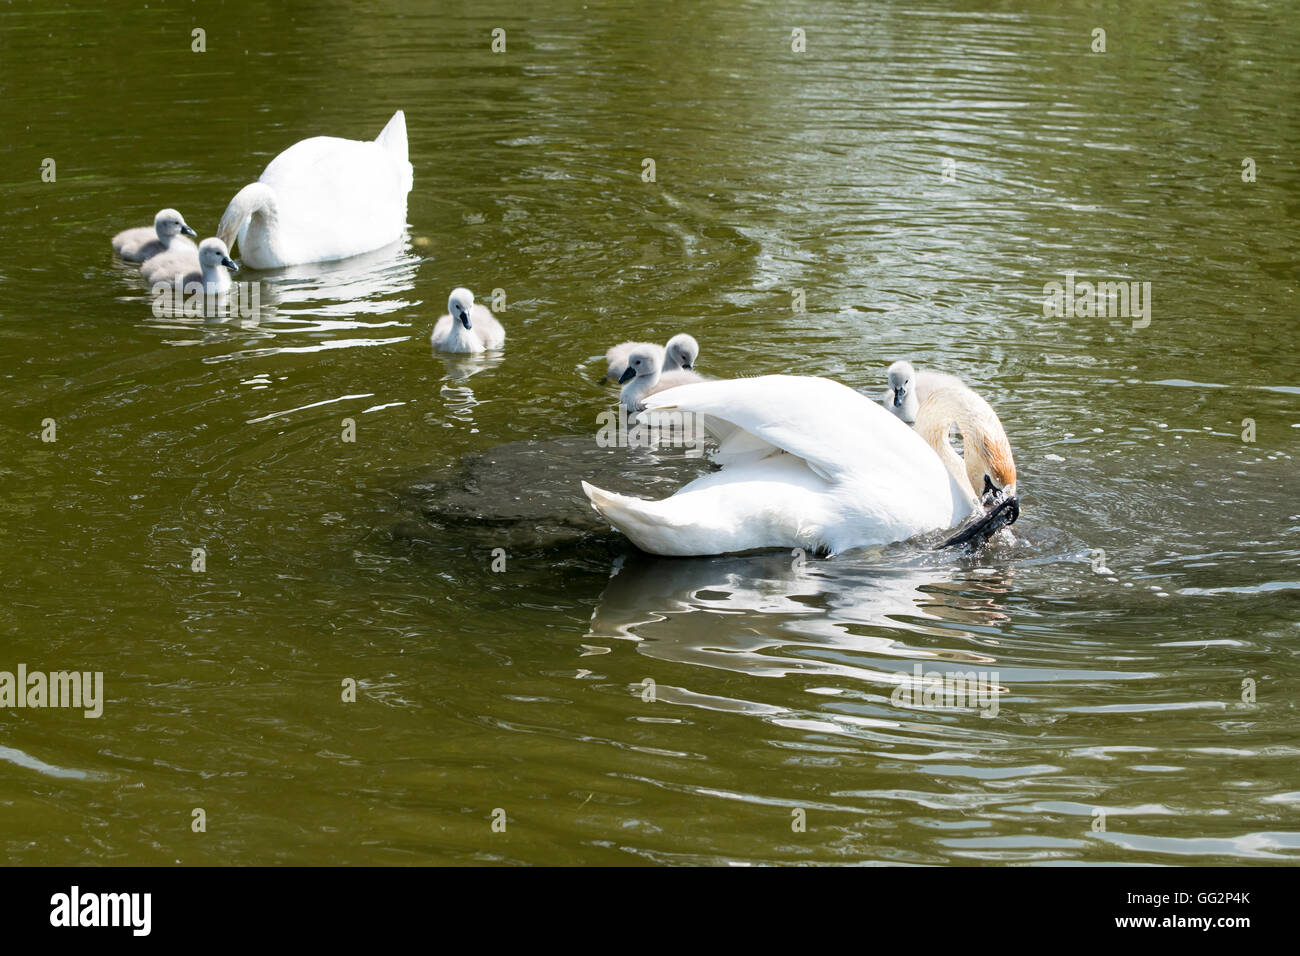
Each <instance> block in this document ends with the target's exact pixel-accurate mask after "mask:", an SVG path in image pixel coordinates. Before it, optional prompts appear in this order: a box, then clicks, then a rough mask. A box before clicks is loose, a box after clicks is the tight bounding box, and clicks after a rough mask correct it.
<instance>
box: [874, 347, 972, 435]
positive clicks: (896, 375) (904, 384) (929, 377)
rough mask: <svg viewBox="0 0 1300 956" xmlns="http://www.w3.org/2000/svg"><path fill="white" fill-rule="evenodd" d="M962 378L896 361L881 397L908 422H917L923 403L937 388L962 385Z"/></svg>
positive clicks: (888, 407) (890, 369) (890, 409)
mask: <svg viewBox="0 0 1300 956" xmlns="http://www.w3.org/2000/svg"><path fill="white" fill-rule="evenodd" d="M961 384H962V381H961V379H959V378H957V377H956V376H955V375H949V374H947V373H946V372H928V371H927V372H918V371H916V369H914V368H912V363H910V362H895V363H894V364H893V365H891V366H889V388H887V389H885V394H884V395H883V396H882V397H881V401H882V402H884V404H885V408H887V409H888V410H889V411H890V412H892V413H893V414H894V415H896V416H898V417H899V418H901V419H902V420H903V421H905V422H907V424H909V425H911V424H914V423H915V422H916V413H917V412H918V411H919V410H920V408H921V404H922V403H923V402H924V401H925V400H926V399H927V398H929V397H930V393H931V392H933V391H935V390H936V389H939V388H943V387H945V386H948V385H961Z"/></svg>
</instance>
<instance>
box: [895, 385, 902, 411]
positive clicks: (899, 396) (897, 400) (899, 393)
mask: <svg viewBox="0 0 1300 956" xmlns="http://www.w3.org/2000/svg"><path fill="white" fill-rule="evenodd" d="M894 407H895V408H902V407H903V389H902V387H901V386H900V387H898V388H896V389H894Z"/></svg>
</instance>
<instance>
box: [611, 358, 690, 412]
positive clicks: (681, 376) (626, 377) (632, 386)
mask: <svg viewBox="0 0 1300 956" xmlns="http://www.w3.org/2000/svg"><path fill="white" fill-rule="evenodd" d="M664 353H665V349H663V348H662V347H661V346H658V345H655V344H653V343H647V344H645V345H639V346H637V347H636V348H634V349H633V350H632V353H631V354H630V355H629V356H628V357H627V368H626V369H625V370H624V371H623V374H622V375H621V376H620V377H619V380H618V383H619V384H620V385H622V386H623V390H622V391H621V392H619V396H618V397H619V401H621V402H622V403H623V405H624V406H625V407H626V408H627V410H628V411H629V412H639V411H641V410H642V409H644V408H645V407H646V406H645V400H646V398H647V397H648V396H650V395H655V394H658V393H659V392H665V391H667V390H668V389H670V388H676V387H677V386H678V385H691V384H694V383H695V382H703V381H705V379H704V377H703V376H702V375H700V374H699V373H698V372H692V371H690V370H689V369H679V370H677V371H668V372H665V371H664V370H663V369H664V366H665V365H667V364H668V361H667V359H666V358H665V357H664Z"/></svg>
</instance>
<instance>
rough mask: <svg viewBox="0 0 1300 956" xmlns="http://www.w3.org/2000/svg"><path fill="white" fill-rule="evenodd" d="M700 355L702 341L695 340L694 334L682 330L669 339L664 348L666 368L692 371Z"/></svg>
mask: <svg viewBox="0 0 1300 956" xmlns="http://www.w3.org/2000/svg"><path fill="white" fill-rule="evenodd" d="M699 357H700V343H699V342H696V341H695V338H694V336H690V335H687V334H686V333H685V332H681V333H679V334H678V335H674V336H673V337H672V338H671V339H669V340H668V345H667V347H666V349H665V350H664V368H665V369H686V370H687V371H690V370H691V369H693V368H695V361H696V359H698V358H699Z"/></svg>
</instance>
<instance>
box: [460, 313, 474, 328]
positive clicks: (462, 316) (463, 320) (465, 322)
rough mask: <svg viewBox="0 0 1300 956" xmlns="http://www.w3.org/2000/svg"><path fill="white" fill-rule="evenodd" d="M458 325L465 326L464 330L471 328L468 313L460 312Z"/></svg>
mask: <svg viewBox="0 0 1300 956" xmlns="http://www.w3.org/2000/svg"><path fill="white" fill-rule="evenodd" d="M460 324H461V325H463V326H465V328H467V329H469V328H473V326H471V325H470V324H469V313H468V312H462V313H461V314H460Z"/></svg>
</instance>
